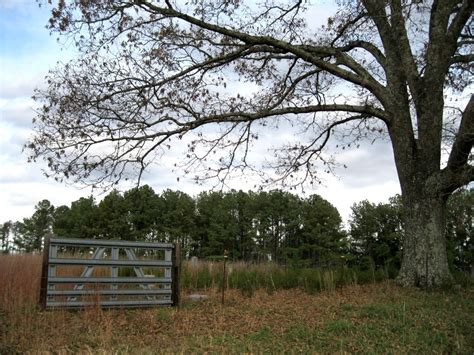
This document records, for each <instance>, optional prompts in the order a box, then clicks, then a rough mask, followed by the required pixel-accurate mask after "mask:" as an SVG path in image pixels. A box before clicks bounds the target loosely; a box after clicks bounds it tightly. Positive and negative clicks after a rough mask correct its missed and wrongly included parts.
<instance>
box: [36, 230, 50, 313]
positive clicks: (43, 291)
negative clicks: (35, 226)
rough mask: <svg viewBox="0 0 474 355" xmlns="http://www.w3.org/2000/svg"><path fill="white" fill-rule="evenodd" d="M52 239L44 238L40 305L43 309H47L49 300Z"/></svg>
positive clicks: (47, 236) (48, 235) (48, 236)
mask: <svg viewBox="0 0 474 355" xmlns="http://www.w3.org/2000/svg"><path fill="white" fill-rule="evenodd" d="M50 238H51V236H50V234H47V235H46V236H45V237H44V246H43V265H42V267H41V288H40V297H39V305H40V306H41V308H42V309H46V301H47V299H48V297H47V296H48V268H49V239H50Z"/></svg>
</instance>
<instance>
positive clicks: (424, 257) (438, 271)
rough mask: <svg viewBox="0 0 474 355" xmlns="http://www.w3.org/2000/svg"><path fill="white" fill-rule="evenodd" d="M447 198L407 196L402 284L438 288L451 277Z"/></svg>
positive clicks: (401, 273) (400, 276) (405, 201)
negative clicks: (447, 236)
mask: <svg viewBox="0 0 474 355" xmlns="http://www.w3.org/2000/svg"><path fill="white" fill-rule="evenodd" d="M445 210H446V201H445V199H443V198H439V197H438V198H436V197H427V196H422V194H421V193H419V194H412V196H404V211H405V213H404V220H405V236H404V240H403V259H402V266H401V270H400V273H399V275H398V278H397V281H398V283H399V284H400V285H402V286H417V287H425V288H431V287H439V286H442V285H443V284H446V283H449V282H450V281H451V279H452V277H451V274H450V272H449V267H448V259H447V253H446V239H445Z"/></svg>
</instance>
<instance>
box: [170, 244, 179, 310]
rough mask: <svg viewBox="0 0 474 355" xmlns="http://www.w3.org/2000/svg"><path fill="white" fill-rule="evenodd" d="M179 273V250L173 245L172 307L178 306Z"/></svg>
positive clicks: (177, 245)
mask: <svg viewBox="0 0 474 355" xmlns="http://www.w3.org/2000/svg"><path fill="white" fill-rule="evenodd" d="M180 272H181V248H180V246H179V243H175V245H174V248H173V276H172V283H173V284H172V296H171V298H172V301H173V306H175V307H179V305H180V291H181V290H180Z"/></svg>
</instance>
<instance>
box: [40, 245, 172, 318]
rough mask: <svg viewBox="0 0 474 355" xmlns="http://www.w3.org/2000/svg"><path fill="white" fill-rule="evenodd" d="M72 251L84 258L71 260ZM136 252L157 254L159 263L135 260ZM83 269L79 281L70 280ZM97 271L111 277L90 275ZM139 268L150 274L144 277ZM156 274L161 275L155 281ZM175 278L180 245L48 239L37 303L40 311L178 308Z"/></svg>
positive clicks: (76, 277)
mask: <svg viewBox="0 0 474 355" xmlns="http://www.w3.org/2000/svg"><path fill="white" fill-rule="evenodd" d="M70 248H82V249H85V250H86V253H84V252H82V253H81V257H80V258H77V257H74V255H72V257H71V255H69V254H68V253H67V251H68V249H70ZM92 249H93V250H94V251H93V252H92ZM135 250H142V251H144V252H145V253H153V252H156V251H160V253H161V254H162V258H160V259H157V258H156V255H155V258H154V259H151V260H150V259H143V258H142V259H139V258H138V257H137V256H136V254H135ZM87 251H88V253H87ZM61 252H66V253H61ZM84 256H85V257H84ZM68 267H69V268H68ZM71 267H72V268H71ZM81 267H82V268H83V269H82V272H81V275H80V276H74V275H70V272H71V271H72V270H74V269H75V270H77V269H78V268H81ZM96 268H102V269H103V268H106V270H109V271H110V275H109V276H104V275H94V270H95V269H96ZM120 268H129V269H130V268H131V269H132V270H133V273H134V274H135V276H120V275H119V274H120ZM143 268H147V269H145V270H150V269H151V270H154V272H153V273H152V274H148V275H147V274H145V271H144V269H143ZM58 271H61V272H58ZM148 272H149V271H148ZM156 272H158V273H160V275H159V276H157V275H156ZM102 273H103V272H102ZM179 274H180V250H179V245H178V244H172V243H148V242H130V241H123V240H100V239H73V238H49V237H47V238H46V239H45V245H44V252H43V267H42V276H41V291H40V300H39V302H40V305H41V306H42V307H43V308H44V309H45V308H56V307H61V308H82V307H87V306H92V305H99V306H101V307H149V306H154V305H170V306H178V305H179V298H180V297H179V294H180V288H179Z"/></svg>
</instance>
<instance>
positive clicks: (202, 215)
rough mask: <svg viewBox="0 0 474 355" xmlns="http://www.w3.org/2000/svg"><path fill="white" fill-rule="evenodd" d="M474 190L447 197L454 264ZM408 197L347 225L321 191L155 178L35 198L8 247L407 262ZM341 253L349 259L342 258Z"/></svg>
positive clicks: (469, 247)
mask: <svg viewBox="0 0 474 355" xmlns="http://www.w3.org/2000/svg"><path fill="white" fill-rule="evenodd" d="M472 206H474V190H473V189H471V190H461V191H458V192H456V193H455V194H453V196H451V198H450V199H449V201H448V215H447V226H446V231H445V233H446V238H447V241H448V256H449V263H450V266H451V268H452V269H453V268H454V269H458V270H466V271H467V270H469V269H470V267H471V265H472V264H473V261H474V251H473V238H474V234H473V233H474V229H473V207H472ZM403 213H404V211H403V207H402V204H401V201H400V196H395V197H393V198H391V199H390V200H389V201H388V202H387V203H379V204H374V203H371V202H369V201H361V202H360V203H357V204H354V205H353V206H352V214H351V216H350V220H349V222H348V225H347V226H346V227H345V226H344V225H343V223H342V220H341V217H340V215H339V212H338V211H337V209H336V208H335V207H334V206H332V205H331V204H330V203H329V202H328V201H326V200H324V199H323V198H322V197H320V196H318V195H312V196H309V197H306V198H303V197H300V196H298V195H294V194H291V193H288V192H283V191H280V190H273V191H269V192H263V191H261V192H252V191H249V192H243V191H230V192H226V193H224V192H202V193H201V194H199V195H198V196H196V197H191V196H189V195H188V194H186V193H183V192H181V191H172V190H166V191H163V192H162V193H161V194H157V193H155V192H154V191H153V189H152V188H151V187H149V186H147V185H145V186H142V187H139V188H134V189H131V190H129V191H126V192H125V193H123V194H122V193H119V192H118V191H112V192H110V193H109V194H108V195H107V196H105V197H104V198H103V199H102V200H101V201H100V202H96V201H95V200H94V199H93V198H92V197H89V198H80V199H79V200H77V201H73V202H72V203H71V205H70V206H58V207H54V206H52V205H51V204H50V203H49V201H48V200H43V201H41V202H39V203H38V204H37V205H36V208H35V212H34V213H33V215H32V216H31V217H29V218H25V219H23V221H18V222H12V221H7V222H5V223H3V225H2V230H1V233H2V234H1V246H2V250H3V252H4V253H8V252H17V251H21V252H32V251H40V250H41V246H42V240H43V238H44V236H45V235H46V234H47V233H49V232H53V233H54V234H55V235H58V236H61V237H67V238H104V239H123V240H146V241H166V242H176V243H179V244H180V245H181V248H182V251H183V256H185V257H188V258H190V257H192V256H197V257H198V258H209V257H212V256H217V255H222V254H223V252H224V250H227V251H228V252H229V257H230V258H231V260H234V261H238V260H243V261H255V262H263V261H270V260H271V261H274V262H277V263H280V264H284V265H292V266H301V267H331V266H333V267H334V266H338V265H339V264H340V262H341V260H345V261H344V262H345V263H348V264H349V265H353V266H358V267H361V268H367V269H368V268H374V269H377V268H384V269H385V270H386V271H387V272H388V273H389V274H390V275H391V276H394V275H396V273H397V271H398V270H399V268H400V262H401V257H402V254H403V249H402V247H401V243H402V239H403V236H404V225H403V218H402V217H403ZM341 257H342V258H341Z"/></svg>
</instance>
